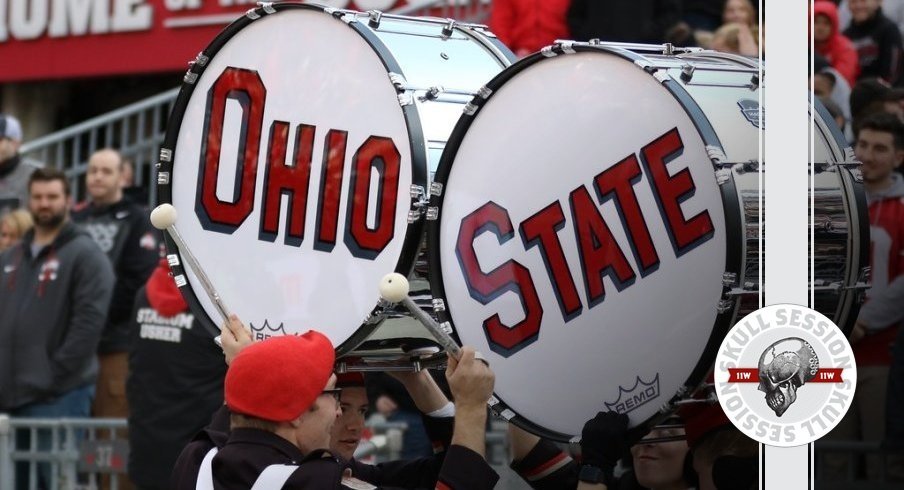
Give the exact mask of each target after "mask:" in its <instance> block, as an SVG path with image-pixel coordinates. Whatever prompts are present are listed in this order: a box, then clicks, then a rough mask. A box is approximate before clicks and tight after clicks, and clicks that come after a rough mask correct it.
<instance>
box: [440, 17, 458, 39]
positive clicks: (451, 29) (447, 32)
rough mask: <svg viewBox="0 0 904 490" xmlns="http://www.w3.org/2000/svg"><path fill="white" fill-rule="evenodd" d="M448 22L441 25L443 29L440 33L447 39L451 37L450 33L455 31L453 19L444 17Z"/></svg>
mask: <svg viewBox="0 0 904 490" xmlns="http://www.w3.org/2000/svg"><path fill="white" fill-rule="evenodd" d="M446 20H447V21H448V22H447V23H446V25H444V26H443V31H442V33H441V35H442V38H443V39H449V38H450V37H452V33H453V32H455V24H456V22H455V19H446Z"/></svg>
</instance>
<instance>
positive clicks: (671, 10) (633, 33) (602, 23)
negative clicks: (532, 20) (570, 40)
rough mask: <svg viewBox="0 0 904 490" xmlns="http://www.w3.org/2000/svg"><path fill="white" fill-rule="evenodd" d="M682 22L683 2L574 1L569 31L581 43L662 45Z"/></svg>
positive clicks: (671, 0)
mask: <svg viewBox="0 0 904 490" xmlns="http://www.w3.org/2000/svg"><path fill="white" fill-rule="evenodd" d="M680 20H681V3H680V1H679V0H606V1H604V2H601V1H598V0H573V1H572V2H571V7H570V8H569V9H568V28H569V29H570V30H571V35H572V37H574V39H576V40H578V41H588V40H590V39H593V38H599V39H600V40H601V41H618V42H640V43H661V42H663V40H664V39H665V35H666V32H667V31H668V30H669V29H670V28H671V27H672V26H674V25H675V24H677V23H678V22H679V21H680Z"/></svg>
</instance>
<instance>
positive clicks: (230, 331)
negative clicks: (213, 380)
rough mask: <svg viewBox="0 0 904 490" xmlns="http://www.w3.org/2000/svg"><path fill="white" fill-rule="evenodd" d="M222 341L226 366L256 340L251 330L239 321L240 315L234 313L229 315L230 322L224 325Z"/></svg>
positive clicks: (221, 335)
mask: <svg viewBox="0 0 904 490" xmlns="http://www.w3.org/2000/svg"><path fill="white" fill-rule="evenodd" d="M220 341H221V342H222V343H223V355H225V356H226V364H229V363H231V362H232V360H233V359H235V356H237V355H238V354H239V352H241V351H242V349H244V348H245V347H248V346H249V345H251V343H252V342H254V339H253V338H252V337H251V330H248V328H247V327H245V324H243V323H242V321H241V320H239V317H238V315H236V314H235V313H233V314H232V315H229V320H228V321H227V322H226V323H225V324H223V328H222V329H221V330H220Z"/></svg>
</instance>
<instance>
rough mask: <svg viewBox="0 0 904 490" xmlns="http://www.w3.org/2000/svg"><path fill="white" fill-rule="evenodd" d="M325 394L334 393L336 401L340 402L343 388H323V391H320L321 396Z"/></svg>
mask: <svg viewBox="0 0 904 490" xmlns="http://www.w3.org/2000/svg"><path fill="white" fill-rule="evenodd" d="M323 395H332V396H333V398H335V399H336V401H337V402H338V401H339V397H340V396H341V395H342V388H334V389H332V390H323V392H321V393H320V396H323Z"/></svg>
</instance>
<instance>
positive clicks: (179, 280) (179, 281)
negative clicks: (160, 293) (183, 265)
mask: <svg viewBox="0 0 904 490" xmlns="http://www.w3.org/2000/svg"><path fill="white" fill-rule="evenodd" d="M173 281H175V282H176V287H179V288H181V287H185V286H186V285H187V284H188V281H186V280H185V275H184V274H179V275H178V276H176V277H174V278H173Z"/></svg>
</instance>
